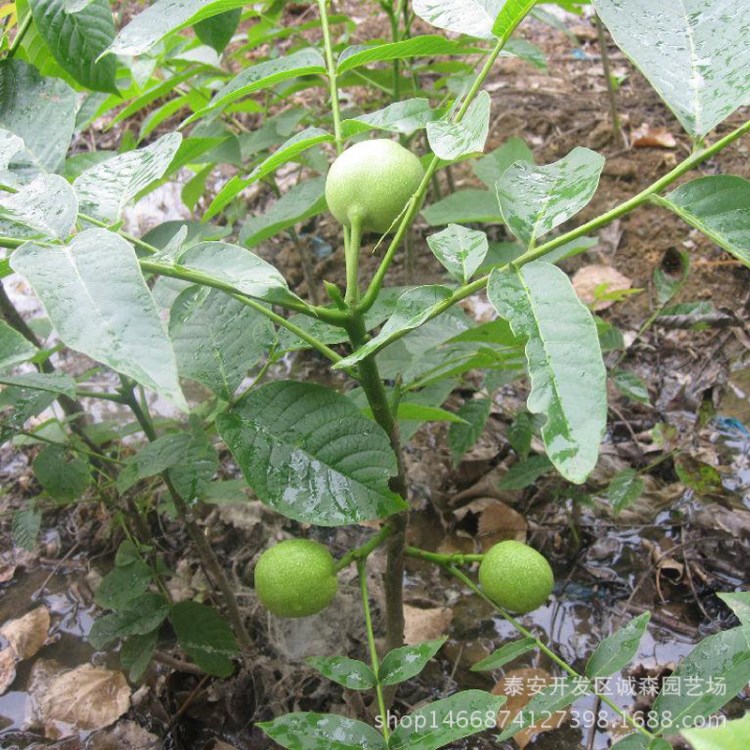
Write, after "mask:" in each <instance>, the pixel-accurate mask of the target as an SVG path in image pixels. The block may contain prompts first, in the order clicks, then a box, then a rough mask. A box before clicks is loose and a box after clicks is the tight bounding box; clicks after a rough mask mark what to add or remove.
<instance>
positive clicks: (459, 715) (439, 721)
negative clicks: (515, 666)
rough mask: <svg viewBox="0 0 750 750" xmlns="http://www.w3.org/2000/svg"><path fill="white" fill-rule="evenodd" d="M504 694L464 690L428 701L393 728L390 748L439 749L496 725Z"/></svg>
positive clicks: (409, 749)
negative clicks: (406, 719) (437, 699)
mask: <svg viewBox="0 0 750 750" xmlns="http://www.w3.org/2000/svg"><path fill="white" fill-rule="evenodd" d="M504 703H505V696H497V695H492V694H490V693H486V692H484V691H483V690H464V691H462V692H460V693H456V694H455V695H452V696H451V697H450V698H444V699H443V700H439V701H434V702H432V703H428V704H427V705H426V706H423V707H422V708H420V709H418V710H416V711H413V712H412V713H411V714H409V721H402V722H401V723H400V724H399V725H398V726H397V727H396V729H394V730H393V734H392V735H391V738H390V741H389V743H388V748H389V750H437V748H440V747H444V746H446V745H450V743H452V742H455V741H456V740H460V739H462V738H463V737H469V736H471V735H472V734H477V732H482V731H484V730H486V729H494V728H495V726H496V717H497V712H498V710H499V709H500V707H501V706H502V705H503V704H504Z"/></svg>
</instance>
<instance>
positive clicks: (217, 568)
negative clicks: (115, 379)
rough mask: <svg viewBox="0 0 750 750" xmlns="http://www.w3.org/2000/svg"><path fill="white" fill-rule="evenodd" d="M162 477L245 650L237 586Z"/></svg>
mask: <svg viewBox="0 0 750 750" xmlns="http://www.w3.org/2000/svg"><path fill="white" fill-rule="evenodd" d="M122 383H123V387H122V398H123V403H125V404H126V405H127V406H128V407H129V408H130V410H131V411H132V412H133V414H134V416H135V418H136V419H137V420H138V423H139V424H140V425H141V429H142V430H143V432H144V433H145V435H146V437H147V438H148V440H149V442H152V441H154V440H156V431H155V430H154V424H153V422H152V421H151V416H150V415H149V414H148V412H147V411H146V410H144V409H143V408H142V407H141V405H140V403H139V402H138V399H137V398H136V397H135V392H134V390H133V385H132V383H131V382H130V381H128V380H127V379H125V378H123V380H122ZM161 477H162V479H163V480H164V484H166V486H167V490H169V494H170V496H171V498H172V502H173V503H174V507H175V509H176V510H177V515H178V516H179V517H180V519H181V520H182V522H183V523H184V524H185V529H186V530H187V532H188V535H189V536H190V538H191V539H192V541H193V544H195V546H196V549H197V550H198V554H199V556H200V559H201V562H202V564H203V567H204V568H205V571H206V573H207V575H208V576H209V578H211V579H213V583H214V585H215V586H216V587H217V588H218V589H219V591H220V592H221V595H222V599H223V600H224V606H225V607H226V609H227V614H228V616H229V619H230V620H231V622H232V626H233V629H234V634H235V636H236V637H237V642H238V643H239V644H240V647H241V648H242V649H243V650H244V651H247V650H248V649H249V648H250V635H249V633H248V632H247V628H246V627H245V622H244V620H243V619H242V613H241V612H240V608H239V605H238V604H237V597H235V595H234V590H233V588H232V586H231V584H230V583H229V580H228V579H227V577H226V576H225V575H224V570H223V568H222V567H221V563H220V562H219V559H218V557H217V556H216V553H215V552H214V551H213V548H212V547H211V545H210V543H209V541H208V539H207V538H206V536H205V534H203V532H202V531H201V529H200V528H199V526H198V524H197V523H196V522H195V519H194V518H193V514H192V510H191V509H190V506H189V505H188V504H187V503H186V502H185V500H184V499H183V498H182V495H180V493H179V492H177V489H176V488H175V486H174V484H173V482H172V480H171V478H170V476H169V472H167V471H164V472H162V475H161Z"/></svg>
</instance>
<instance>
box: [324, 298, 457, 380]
mask: <svg viewBox="0 0 750 750" xmlns="http://www.w3.org/2000/svg"><path fill="white" fill-rule="evenodd" d="M451 294H452V292H451V290H450V289H449V288H448V287H445V286H438V285H437V284H435V285H431V286H418V287H414V288H413V289H409V290H408V291H406V292H404V293H403V294H402V295H401V296H400V297H399V299H398V302H397V303H396V309H395V311H394V313H393V315H391V317H390V318H388V320H387V321H386V322H385V323H384V325H383V327H382V328H381V329H380V333H379V334H378V335H377V336H375V337H374V338H372V339H370V341H368V342H367V343H366V344H363V345H362V346H360V347H359V349H357V350H356V351H355V352H353V353H352V354H350V355H349V356H348V357H344V359H342V360H341V361H339V362H337V363H336V364H335V365H334V366H333V367H334V369H341V368H345V367H351V366H352V365H355V364H357V362H361V361H362V360H363V359H364V358H365V357H367V356H369V355H371V354H374V353H375V352H377V351H379V350H380V349H382V348H383V347H385V346H387V345H388V344H389V343H390V342H391V341H392V340H393V338H394V336H399V335H400V334H401V333H402V332H403V331H412V330H414V329H415V328H418V327H419V326H421V325H422V324H423V323H425V322H427V321H428V320H429V319H430V317H431V315H432V313H433V312H434V310H435V308H436V306H437V305H439V304H440V303H441V302H444V301H445V300H446V299H448V298H449V297H450V296H451Z"/></svg>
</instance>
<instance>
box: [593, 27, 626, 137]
mask: <svg viewBox="0 0 750 750" xmlns="http://www.w3.org/2000/svg"><path fill="white" fill-rule="evenodd" d="M594 25H595V26H596V34H597V38H598V41H599V53H600V54H601V56H602V69H603V70H604V78H605V79H606V83H607V99H608V100H609V117H610V119H611V121H612V130H613V131H614V137H615V142H616V143H617V144H618V145H619V146H620V147H621V148H625V147H626V146H627V143H625V136H624V135H623V133H622V127H621V126H620V113H619V111H618V109H617V91H616V89H615V83H614V81H613V80H612V69H611V66H610V64H609V52H608V50H607V37H606V36H605V34H604V24H603V23H602V19H601V18H599V16H598V15H596V14H595V15H594Z"/></svg>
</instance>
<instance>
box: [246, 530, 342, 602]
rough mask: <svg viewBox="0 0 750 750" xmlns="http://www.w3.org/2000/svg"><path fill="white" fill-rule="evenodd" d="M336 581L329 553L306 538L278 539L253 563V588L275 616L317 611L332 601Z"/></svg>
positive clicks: (334, 594) (334, 569) (334, 567)
mask: <svg viewBox="0 0 750 750" xmlns="http://www.w3.org/2000/svg"><path fill="white" fill-rule="evenodd" d="M338 584H339V582H338V579H337V578H336V565H335V563H334V561H333V557H331V553H330V552H329V551H328V550H327V549H326V548H325V547H324V546H323V545H322V544H318V542H313V541H310V540H309V539H290V540H289V541H286V542H280V543H279V544H277V545H276V546H274V547H271V548H270V549H267V550H266V551H265V552H264V553H263V554H262V555H261V556H260V559H259V560H258V564H257V565H256V566H255V592H256V593H257V595H258V598H259V599H260V601H261V604H263V606H264V607H265V608H266V609H268V610H269V611H270V612H272V613H273V614H275V615H278V616H279V617H307V616H308V615H314V614H317V613H318V612H320V611H321V610H323V609H325V608H326V607H327V606H328V605H329V604H330V603H331V602H332V601H333V598H334V596H336V590H337V589H338Z"/></svg>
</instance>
